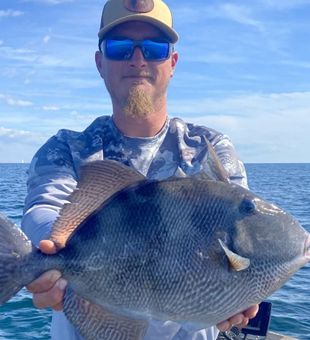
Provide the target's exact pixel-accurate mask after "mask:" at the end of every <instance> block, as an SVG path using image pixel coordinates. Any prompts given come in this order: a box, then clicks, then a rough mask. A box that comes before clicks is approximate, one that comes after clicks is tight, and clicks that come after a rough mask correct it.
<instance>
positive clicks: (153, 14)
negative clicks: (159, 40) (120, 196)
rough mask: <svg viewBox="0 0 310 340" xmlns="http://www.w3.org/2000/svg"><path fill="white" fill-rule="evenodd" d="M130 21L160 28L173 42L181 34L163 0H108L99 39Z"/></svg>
mask: <svg viewBox="0 0 310 340" xmlns="http://www.w3.org/2000/svg"><path fill="white" fill-rule="evenodd" d="M128 21H143V22H147V23H150V24H152V25H154V26H156V27H157V28H159V29H160V30H161V31H162V32H163V33H164V34H165V35H166V36H167V37H168V39H169V40H170V41H171V42H172V43H175V42H177V40H178V38H179V36H178V34H177V32H176V31H175V30H174V29H173V24H172V14H171V11H170V9H169V7H168V6H167V5H166V4H165V3H164V2H163V1H162V0H108V1H107V2H106V4H105V5H104V7H103V10H102V16H101V23H100V31H99V33H98V37H99V39H102V38H104V36H105V35H106V34H107V33H108V32H109V31H110V30H111V29H113V28H114V27H115V26H117V25H119V24H122V23H124V22H128Z"/></svg>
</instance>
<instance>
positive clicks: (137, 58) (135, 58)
mask: <svg viewBox="0 0 310 340" xmlns="http://www.w3.org/2000/svg"><path fill="white" fill-rule="evenodd" d="M130 65H132V66H137V67H143V66H144V65H146V61H145V59H144V56H143V53H142V51H141V48H140V47H135V49H134V51H133V54H132V57H131V59H130Z"/></svg>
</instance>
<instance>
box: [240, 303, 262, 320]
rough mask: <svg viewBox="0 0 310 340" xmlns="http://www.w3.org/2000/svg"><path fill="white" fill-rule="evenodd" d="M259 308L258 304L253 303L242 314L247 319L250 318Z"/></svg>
mask: <svg viewBox="0 0 310 340" xmlns="http://www.w3.org/2000/svg"><path fill="white" fill-rule="evenodd" d="M258 310H259V305H253V306H251V307H249V308H248V309H247V310H245V311H244V312H243V315H244V316H245V317H247V318H248V319H252V318H254V317H255V316H256V314H257V312H258Z"/></svg>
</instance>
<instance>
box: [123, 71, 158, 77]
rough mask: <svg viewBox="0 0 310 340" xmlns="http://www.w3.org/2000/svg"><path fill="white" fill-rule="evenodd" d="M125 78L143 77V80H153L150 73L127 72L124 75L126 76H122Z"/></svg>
mask: <svg viewBox="0 0 310 340" xmlns="http://www.w3.org/2000/svg"><path fill="white" fill-rule="evenodd" d="M124 77H125V78H127V77H145V78H153V75H152V73H151V72H149V71H139V72H137V71H132V72H128V73H126V75H125V76H124Z"/></svg>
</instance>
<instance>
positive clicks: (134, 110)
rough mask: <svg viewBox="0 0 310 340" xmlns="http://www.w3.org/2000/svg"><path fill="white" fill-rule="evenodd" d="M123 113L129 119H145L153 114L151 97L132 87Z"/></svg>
mask: <svg viewBox="0 0 310 340" xmlns="http://www.w3.org/2000/svg"><path fill="white" fill-rule="evenodd" d="M124 112H125V115H126V116H127V117H130V118H146V117H147V116H149V115H150V114H152V113H153V112H154V106H153V103H152V100H151V97H150V96H149V95H148V94H147V93H145V91H143V90H142V89H140V88H139V87H137V86H134V87H132V88H131V89H130V91H129V96H128V100H127V104H126V106H125V108H124Z"/></svg>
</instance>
